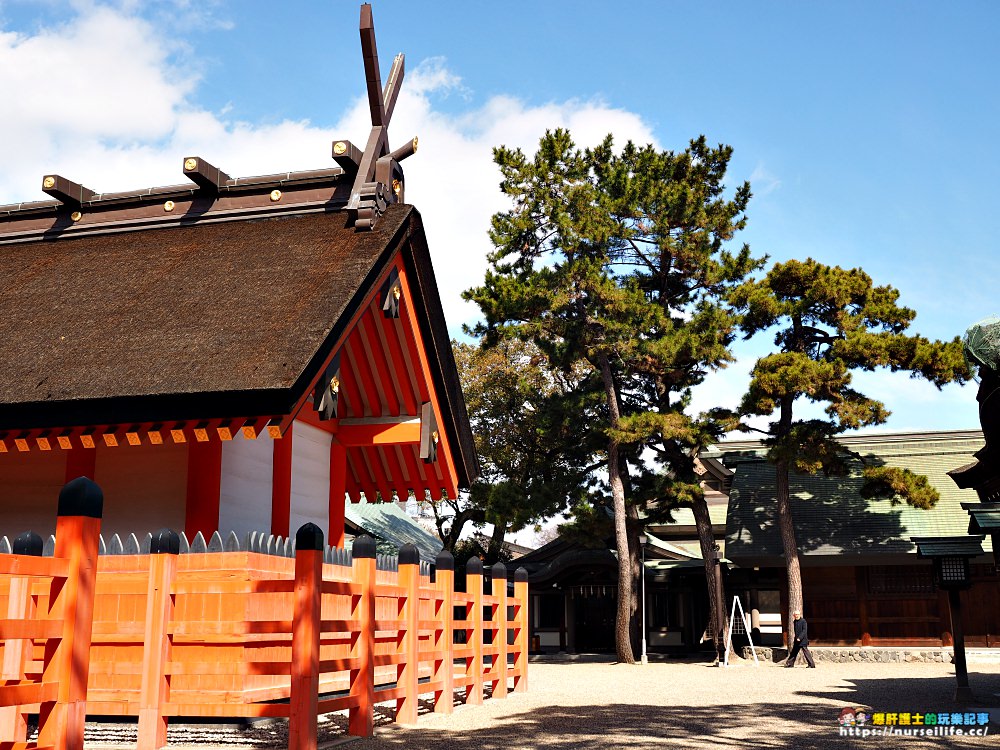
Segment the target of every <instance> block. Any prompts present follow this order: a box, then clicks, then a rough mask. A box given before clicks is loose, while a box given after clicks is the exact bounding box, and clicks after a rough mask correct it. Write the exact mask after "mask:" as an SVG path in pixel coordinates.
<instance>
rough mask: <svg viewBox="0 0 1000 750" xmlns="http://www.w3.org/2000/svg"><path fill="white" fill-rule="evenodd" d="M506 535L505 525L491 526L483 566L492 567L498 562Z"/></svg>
mask: <svg viewBox="0 0 1000 750" xmlns="http://www.w3.org/2000/svg"><path fill="white" fill-rule="evenodd" d="M506 533H507V524H506V523H496V524H493V535H492V536H491V537H490V542H489V544H488V545H487V547H486V559H485V560H483V564H484V565H494V564H495V563H498V562H500V553H501V552H502V551H503V539H504V535H505V534H506Z"/></svg>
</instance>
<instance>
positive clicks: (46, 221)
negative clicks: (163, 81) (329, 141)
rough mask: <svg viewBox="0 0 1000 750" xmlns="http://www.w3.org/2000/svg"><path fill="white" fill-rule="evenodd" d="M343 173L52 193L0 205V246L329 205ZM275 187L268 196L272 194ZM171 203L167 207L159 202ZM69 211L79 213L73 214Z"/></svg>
mask: <svg viewBox="0 0 1000 750" xmlns="http://www.w3.org/2000/svg"><path fill="white" fill-rule="evenodd" d="M345 175H348V177H351V175H349V174H348V173H347V172H345V171H344V170H343V169H342V168H341V167H330V168H326V169H313V170H308V171H301V172H282V173H277V174H269V175H256V176H251V177H239V178H231V179H228V180H226V181H225V182H224V183H223V184H221V185H219V186H218V187H217V188H216V189H215V190H208V189H206V188H203V187H199V186H198V185H196V184H194V183H190V182H189V183H186V184H178V185H166V186H162V187H152V188H145V189H142V190H132V191H124V192H115V193H96V194H94V196H93V197H92V198H90V199H88V200H84V201H81V202H80V203H79V204H68V203H64V202H62V201H59V200H45V201H33V202H27V203H14V204H10V205H5V206H0V245H4V244H11V243H21V242H33V241H35V240H38V239H47V240H55V239H63V238H69V237H73V236H79V235H84V234H106V233H113V232H121V231H131V230H134V229H142V228H146V227H151V226H171V225H173V226H184V225H188V224H194V223H208V222H215V221H233V220H242V219H248V218H254V217H255V216H281V215H289V214H299V213H310V212H316V211H337V210H341V209H343V208H344V206H346V204H347V201H348V200H349V198H350V189H351V183H350V179H347V178H345ZM274 191H278V193H279V194H280V196H279V197H277V199H275V198H274V197H273V196H272V194H273V193H274ZM168 203H171V204H173V205H171V206H170V208H169V210H167V204H168ZM74 211H78V212H79V216H78V218H77V219H76V220H74V219H73V216H74Z"/></svg>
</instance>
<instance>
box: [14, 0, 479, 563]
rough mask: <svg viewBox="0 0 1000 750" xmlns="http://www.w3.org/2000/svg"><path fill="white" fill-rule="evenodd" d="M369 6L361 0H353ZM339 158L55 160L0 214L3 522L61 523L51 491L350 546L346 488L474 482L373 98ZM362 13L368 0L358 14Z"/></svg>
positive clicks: (36, 526) (407, 214)
mask: <svg viewBox="0 0 1000 750" xmlns="http://www.w3.org/2000/svg"><path fill="white" fill-rule="evenodd" d="M365 7H368V6H365ZM362 13H363V15H362V29H361V38H362V46H363V50H364V63H365V72H366V76H367V80H368V97H369V104H370V107H371V113H372V129H371V132H370V134H369V137H368V140H367V145H366V147H365V148H364V149H363V150H362V149H360V148H358V147H357V146H355V145H353V144H352V143H351V142H350V141H346V140H340V141H335V142H334V143H333V145H332V156H333V160H334V163H335V165H331V166H329V167H327V168H323V169H317V170H314V171H310V172H298V173H284V174H277V175H266V176H258V177H243V178H238V179H236V178H232V177H230V176H229V175H227V174H226V173H224V172H223V171H222V170H221V169H219V168H218V167H216V166H214V165H212V164H211V163H209V162H208V161H206V160H205V159H203V158H201V157H199V156H191V157H187V158H184V159H182V160H180V164H179V166H180V167H181V169H180V172H181V173H182V174H183V176H184V178H186V180H187V182H186V183H185V184H181V185H173V186H169V187H157V188H150V189H144V190H136V191H130V192H119V193H99V192H95V191H94V190H91V189H89V188H87V187H84V186H83V185H82V184H80V183H77V182H74V181H72V180H71V179H68V178H66V177H63V176H61V175H58V174H50V175H45V176H43V177H42V179H41V187H42V190H43V191H44V192H45V193H47V194H48V196H49V198H50V199H49V200H45V201H39V202H31V203H19V204H15V205H9V206H0V360H2V361H3V363H4V367H3V371H2V375H0V534H5V535H8V536H11V535H14V534H18V533H20V532H22V531H25V530H28V529H31V530H33V531H36V532H39V533H43V534H48V533H51V532H52V530H53V524H54V519H55V517H56V513H55V507H56V498H57V496H58V492H59V488H60V487H61V486H62V485H63V484H64V483H65V482H66V481H68V480H70V479H73V478H75V477H78V476H87V477H90V478H92V479H94V480H95V481H96V482H97V483H98V484H99V485H100V486H101V487H102V488H103V490H104V495H105V505H104V508H105V511H104V522H103V530H104V531H105V532H106V533H128V532H134V533H136V534H139V535H142V534H145V533H147V532H152V531H155V530H156V529H159V528H161V527H170V528H174V529H176V530H178V531H180V530H183V531H185V532H186V533H187V535H188V537H189V538H192V537H193V536H194V535H195V534H196V533H197V532H202V534H204V535H205V536H206V538H207V537H208V535H210V534H211V533H212V532H214V531H216V530H218V531H220V532H221V533H222V534H223V535H226V534H228V532H230V531H233V532H235V533H236V534H237V535H238V536H242V535H244V534H246V533H249V532H251V531H264V532H268V531H269V532H270V533H273V534H276V535H281V536H286V537H287V536H288V535H289V533H290V532H291V533H294V532H295V530H296V529H297V528H298V527H299V525H301V524H302V523H305V522H306V521H312V522H314V523H317V524H318V525H319V526H320V527H321V528H322V529H323V530H324V531H326V532H327V538H328V540H329V542H330V543H331V544H335V545H337V544H342V543H343V537H344V505H345V497H347V498H349V499H350V500H352V501H355V502H356V501H358V500H360V499H361V497H362V496H364V497H365V498H366V499H367V500H368V501H374V500H376V499H381V500H391V499H392V498H393V496H394V495H395V496H396V497H398V498H400V499H405V498H406V497H407V495H408V493H409V492H414V493H415V494H416V496H417V497H419V498H421V499H423V498H424V497H429V498H430V499H440V498H441V496H442V495H447V496H448V497H455V496H456V495H457V493H458V490H459V488H460V487H465V486H468V485H469V484H470V483H471V482H472V480H473V479H474V478H475V477H476V474H477V460H476V455H475V451H474V448H473V442H472V434H471V431H470V427H469V422H468V417H467V415H466V410H465V403H464V400H463V397H462V393H461V389H460V387H459V382H458V376H457V371H456V369H455V363H454V359H453V356H452V352H451V343H450V339H449V336H448V331H447V327H446V325H445V321H444V316H443V312H442V308H441V301H440V298H439V295H438V288H437V284H436V282H435V277H434V269H433V267H432V264H431V257H430V253H429V251H428V247H427V240H426V237H425V234H424V228H423V223H422V221H421V217H420V214H419V213H418V212H417V210H416V209H414V208H413V207H411V206H408V205H406V204H405V203H404V202H403V198H404V192H405V179H404V175H403V170H402V168H401V166H400V162H402V161H403V159H405V158H407V157H408V156H410V155H411V154H412V153H413V152H414V151H415V150H416V146H417V141H416V139H415V138H414V139H412V140H411V141H408V142H406V143H405V144H404V145H403V146H401V147H399V148H397V149H396V150H395V151H392V150H390V148H389V138H388V135H387V128H388V124H389V120H390V118H391V115H392V110H393V107H394V105H395V102H396V98H397V97H398V94H399V88H400V85H401V83H402V79H403V58H402V56H401V55H400V56H398V57H397V58H396V59H395V60H394V62H393V65H392V70H391V72H390V75H389V79H388V81H387V83H386V87H385V90H384V91H383V89H382V85H381V76H380V74H379V71H378V57H377V52H376V50H375V38H374V31H373V30H372V29H371V25H370V23H369V25H368V27H367V29H366V27H365V16H364V10H363V12H362ZM368 19H369V22H370V9H369V13H368Z"/></svg>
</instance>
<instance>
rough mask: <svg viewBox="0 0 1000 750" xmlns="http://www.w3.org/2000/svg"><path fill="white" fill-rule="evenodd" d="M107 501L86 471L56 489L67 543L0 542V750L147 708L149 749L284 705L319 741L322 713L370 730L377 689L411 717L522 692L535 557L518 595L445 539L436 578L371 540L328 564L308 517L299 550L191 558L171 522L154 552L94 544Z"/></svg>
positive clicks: (407, 554)
mask: <svg viewBox="0 0 1000 750" xmlns="http://www.w3.org/2000/svg"><path fill="white" fill-rule="evenodd" d="M100 500H101V495H100V489H99V488H98V487H97V485H96V484H94V483H93V482H91V481H90V480H88V479H83V478H81V479H78V480H74V481H73V482H71V483H70V484H68V485H67V486H66V487H65V488H64V489H63V492H62V493H61V495H60V515H59V520H58V522H57V530H56V546H55V556H54V557H40V556H39V555H40V553H41V540H40V539H39V538H38V537H32V538H29V537H26V536H22V537H19V538H18V541H17V543H16V544H15V553H14V554H7V555H3V554H0V609H3V608H4V605H6V606H5V611H6V613H7V617H6V619H3V620H0V639H2V640H3V653H2V669H3V680H4V682H3V684H2V685H0V750H7V749H8V748H18V749H20V748H24V749H25V750H31V749H32V748H49V747H51V748H55V749H58V750H64V749H65V750H81V748H82V747H83V729H84V720H85V716H86V714H87V713H90V714H93V715H102V716H133V717H138V749H139V750H155V749H156V748H161V747H163V746H164V745H165V744H166V738H167V725H168V722H169V721H170V718H171V717H185V718H188V719H197V718H198V717H212V718H218V717H225V718H236V717H281V718H287V719H289V748H290V750H315V747H316V730H317V717H318V716H319V715H320V714H323V713H327V712H330V711H337V710H347V711H348V716H349V722H348V723H349V728H348V731H349V732H350V733H351V734H354V735H361V736H371V735H372V734H373V732H374V705H375V704H376V703H379V702H386V701H392V702H394V703H395V705H396V720H397V721H399V722H402V723H414V722H416V721H417V714H418V701H419V699H420V697H421V696H426V697H427V698H428V699H432V700H433V705H434V710H435V711H436V712H439V713H449V712H451V710H452V708H453V705H454V700H455V690H460V691H461V692H462V695H463V697H464V699H465V702H466V703H468V704H480V703H482V701H483V686H484V684H486V683H489V684H490V685H491V687H492V695H493V696H495V697H498V698H499V697H503V696H505V695H506V694H507V691H508V689H509V687H510V680H513V689H514V690H515V691H521V690H525V689H526V688H527V657H528V651H527V632H528V619H527V618H528V585H527V574H526V573H525V571H524V570H523V569H519V570H518V571H517V572H516V573H515V576H514V584H513V591H512V592H511V590H510V587H509V585H508V581H507V571H506V568H505V567H504V566H503V565H497V566H494V567H493V569H492V570H491V572H492V584H491V588H490V593H489V594H488V595H484V591H483V567H482V563H481V562H480V561H479V560H478V559H476V558H473V559H472V560H470V562H469V564H468V565H467V566H466V575H465V580H466V591H465V592H457V591H455V570H454V567H455V566H454V561H453V559H452V557H451V555H450V554H448V553H447V552H442V553H441V554H440V555H438V557H437V559H436V560H435V566H434V567H435V569H434V574H433V578H432V576H431V575H430V569H429V568H427V567H426V566H423V567H422V566H421V563H420V558H419V553H418V552H417V550H416V548H414V547H412V546H411V545H405V546H404V547H403V548H402V549H401V550H400V555H399V558H398V561H394V560H390V559H385V558H376V554H375V542H374V540H372V539H371V538H370V537H360V538H359V539H356V540H355V542H354V546H353V550H352V551H353V558H352V560H351V562H350V565H346V564H332V563H330V562H324V550H325V549H326V547H325V545H324V540H323V534H322V531H321V530H320V529H319V528H318V527H316V526H314V525H312V524H306V525H305V526H303V527H302V528H301V529H299V532H298V534H297V535H296V544H295V556H294V559H290V558H287V557H282V556H276V555H270V554H261V553H258V552H248V551H236V552H198V553H190V554H180V543H179V537H178V535H177V534H175V533H174V532H172V531H169V530H163V531H161V532H159V533H158V534H156V535H154V536H153V538H152V540H151V542H150V553H149V554H139V555H136V554H131V555H103V556H101V557H98V546H99V543H100V540H99V534H100ZM456 607H457V608H458V609H459V610H460V611H461V612H464V615H463V616H461V617H456V615H455V612H456ZM484 607H485V608H486V611H487V612H488V615H487V616H485V617H484ZM456 636H457V637H458V639H459V640H462V641H464V642H463V643H457V644H456V643H455V640H456ZM463 636H464V637H463ZM487 660H488V661H489V663H488V664H487ZM32 713H38V714H39V735H38V740H37V742H30V743H29V742H28V741H27V734H26V729H27V722H26V720H25V717H26V715H28V714H32Z"/></svg>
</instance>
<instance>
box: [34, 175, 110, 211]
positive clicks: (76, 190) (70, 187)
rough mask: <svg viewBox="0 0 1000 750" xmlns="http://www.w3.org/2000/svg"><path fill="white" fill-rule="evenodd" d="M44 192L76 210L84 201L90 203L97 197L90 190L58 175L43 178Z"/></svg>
mask: <svg viewBox="0 0 1000 750" xmlns="http://www.w3.org/2000/svg"><path fill="white" fill-rule="evenodd" d="M42 192H43V193H45V194H47V195H51V196H52V197H53V198H55V199H56V200H57V201H59V202H60V203H63V204H65V205H67V206H72V207H74V208H79V207H80V206H81V205H82V204H83V203H84V201H89V200H91V199H93V198H94V196H96V195H97V193H95V192H94V191H93V190H91V189H90V188H86V187H84V186H83V185H81V184H80V183H78V182H73V181H72V180H67V179H66V178H65V177H61V176H60V175H57V174H47V175H45V177H43V178H42Z"/></svg>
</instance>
